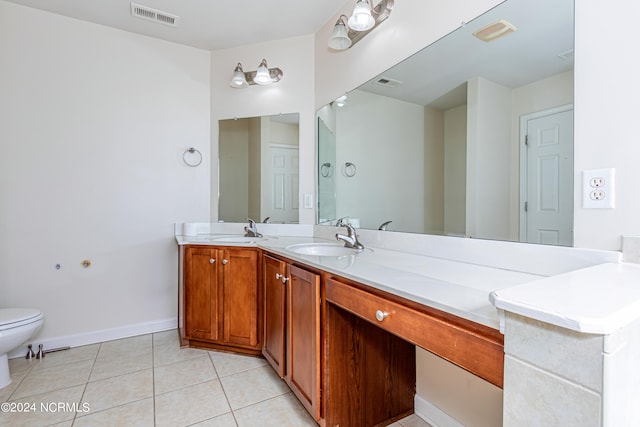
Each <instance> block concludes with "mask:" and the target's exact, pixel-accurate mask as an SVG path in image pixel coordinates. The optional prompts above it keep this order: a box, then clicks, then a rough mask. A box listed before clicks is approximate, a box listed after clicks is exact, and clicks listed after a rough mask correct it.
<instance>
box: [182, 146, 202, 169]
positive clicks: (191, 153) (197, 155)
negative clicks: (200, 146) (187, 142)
mask: <svg viewBox="0 0 640 427" xmlns="http://www.w3.org/2000/svg"><path fill="white" fill-rule="evenodd" d="M182 160H184V162H185V164H186V165H187V166H191V167H192V168H194V167H196V166H199V165H200V163H202V153H201V152H200V151H198V150H196V149H195V148H193V147H190V148H189V149H188V150H185V152H184V153H183V154H182Z"/></svg>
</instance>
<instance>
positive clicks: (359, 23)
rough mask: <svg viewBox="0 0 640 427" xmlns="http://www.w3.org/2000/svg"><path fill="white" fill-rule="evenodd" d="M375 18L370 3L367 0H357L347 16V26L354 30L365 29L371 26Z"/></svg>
mask: <svg viewBox="0 0 640 427" xmlns="http://www.w3.org/2000/svg"><path fill="white" fill-rule="evenodd" d="M375 23H376V20H375V19H373V16H372V14H371V5H370V4H369V2H368V1H367V0H359V1H358V3H356V7H355V8H353V14H352V15H351V17H350V18H349V21H348V24H349V28H351V29H352V30H354V31H367V30H370V29H372V28H373V26H374V25H375Z"/></svg>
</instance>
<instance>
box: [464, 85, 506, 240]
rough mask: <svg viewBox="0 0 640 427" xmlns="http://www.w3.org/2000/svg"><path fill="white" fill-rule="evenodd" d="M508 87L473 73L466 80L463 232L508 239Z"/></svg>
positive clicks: (487, 237)
mask: <svg viewBox="0 0 640 427" xmlns="http://www.w3.org/2000/svg"><path fill="white" fill-rule="evenodd" d="M510 124H511V90H510V89H509V88H507V87H505V86H502V85H499V84H496V83H494V82H491V81H489V80H487V79H484V78H481V77H477V78H475V79H471V80H469V82H468V83H467V185H466V187H467V189H466V191H467V194H466V196H467V198H466V205H467V217H466V223H467V227H466V229H467V234H468V235H470V236H472V237H476V238H480V239H497V240H510V236H509V229H510V227H509V219H510V211H509V207H510V188H511V186H510V182H509V177H510V173H511V166H510V165H509V161H510V159H511V153H510V150H511V142H510V135H511V130H510Z"/></svg>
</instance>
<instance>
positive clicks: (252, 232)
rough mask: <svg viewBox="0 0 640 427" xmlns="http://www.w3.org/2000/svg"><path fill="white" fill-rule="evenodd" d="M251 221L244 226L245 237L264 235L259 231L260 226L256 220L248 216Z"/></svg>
mask: <svg viewBox="0 0 640 427" xmlns="http://www.w3.org/2000/svg"><path fill="white" fill-rule="evenodd" d="M247 220H248V221H249V225H247V226H245V227H244V231H245V233H244V237H262V234H260V233H258V227H256V222H255V221H254V220H252V219H251V218H247Z"/></svg>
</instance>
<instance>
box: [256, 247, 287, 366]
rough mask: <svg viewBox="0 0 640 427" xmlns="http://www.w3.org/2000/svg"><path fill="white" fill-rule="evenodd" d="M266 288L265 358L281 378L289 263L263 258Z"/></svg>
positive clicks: (263, 349)
mask: <svg viewBox="0 0 640 427" xmlns="http://www.w3.org/2000/svg"><path fill="white" fill-rule="evenodd" d="M262 272H263V276H262V277H263V278H262V283H263V287H264V335H263V342H264V345H263V348H262V354H263V355H264V357H265V359H267V361H268V362H269V364H270V365H271V367H272V368H273V369H274V370H275V371H276V372H277V373H278V375H279V376H280V378H284V374H285V368H286V366H285V351H286V348H285V333H286V329H285V328H286V310H287V308H286V307H287V306H286V304H287V301H286V298H287V285H286V283H287V281H288V279H287V278H288V276H287V263H286V262H284V261H281V260H279V259H276V258H273V257H271V256H269V255H264V256H263V257H262Z"/></svg>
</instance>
